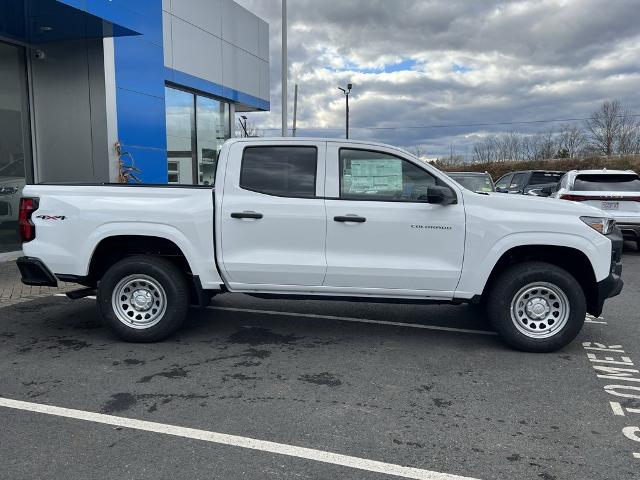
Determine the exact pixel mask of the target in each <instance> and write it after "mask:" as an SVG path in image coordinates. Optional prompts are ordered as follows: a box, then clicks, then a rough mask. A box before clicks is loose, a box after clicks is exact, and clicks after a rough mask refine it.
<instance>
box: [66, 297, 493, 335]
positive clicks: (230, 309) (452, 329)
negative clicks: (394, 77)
mask: <svg viewBox="0 0 640 480" xmlns="http://www.w3.org/2000/svg"><path fill="white" fill-rule="evenodd" d="M55 296H56V297H66V295H65V294H64V293H57V294H56V295H55ZM85 298H90V299H93V300H95V299H96V297H94V296H89V297H85ZM206 308H207V309H208V310H222V311H226V312H240V313H258V314H262V315H282V316H285V317H305V318H317V319H322V320H337V321H339V322H356V323H370V324H375V325H389V326H392V327H406V328H420V329H423V330H439V331H442V332H455V333H475V334H476V335H497V334H498V333H497V332H492V331H490V330H475V329H472V328H455V327H440V326H438V325H421V324H419V323H403V322H390V321H388V320H371V319H369V318H357V317H339V316H336V315H320V314H317V313H298V312H279V311H277V310H257V309H254V308H236V307H214V306H209V307H206Z"/></svg>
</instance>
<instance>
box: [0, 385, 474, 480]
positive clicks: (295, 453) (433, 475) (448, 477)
mask: <svg viewBox="0 0 640 480" xmlns="http://www.w3.org/2000/svg"><path fill="white" fill-rule="evenodd" d="M0 407H6V408H11V409H15V410H24V411H28V412H35V413H41V414H45V415H53V416H57V417H65V418H72V419H76V420H84V421H87V422H94V423H101V424H105V425H114V426H117V427H124V428H130V429H134V430H143V431H146V432H155V433H162V434H165V435H173V436H176V437H183V438H191V439H194V440H202V441H205V442H210V443H217V444H222V445H229V446H234V447H240V448H247V449H251V450H259V451H262V452H270V453H276V454H279V455H285V456H288V457H297V458H304V459H307V460H312V461H316V462H322V463H329V464H333V465H341V466H344V467H349V468H354V469H357V470H365V471H368V472H376V473H384V474H387V475H393V476H396V477H402V478H413V479H416V480H477V479H473V478H471V477H462V476H459V475H452V474H448V473H440V472H434V471H431V470H423V469H420V468H413V467H403V466H401V465H394V464H392V463H385V462H379V461H377V460H369V459H366V458H359V457H352V456H350V455H342V454H339V453H333V452H327V451H324V450H316V449H313V448H306V447H298V446H295V445H287V444H284V443H276V442H269V441H266V440H257V439H254V438H248V437H241V436H237V435H228V434H225V433H217V432H210V431H207V430H200V429H196V428H187V427H179V426H176V425H167V424H164V423H157V422H149V421H146V420H136V419H133V418H126V417H117V416H114V415H105V414H103V413H95V412H87V411H84V410H75V409H71V408H63V407H56V406H53V405H45V404H40V403H32V402H23V401H20V400H13V399H10V398H2V397H0Z"/></svg>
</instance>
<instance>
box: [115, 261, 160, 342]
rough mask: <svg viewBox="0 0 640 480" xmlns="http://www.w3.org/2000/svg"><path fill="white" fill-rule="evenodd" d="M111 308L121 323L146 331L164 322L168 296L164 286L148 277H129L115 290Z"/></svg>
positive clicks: (137, 275)
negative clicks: (161, 321)
mask: <svg viewBox="0 0 640 480" xmlns="http://www.w3.org/2000/svg"><path fill="white" fill-rule="evenodd" d="M111 307H112V308H113V311H114V313H115V314H116V317H117V318H118V320H120V322H121V323H123V324H124V325H126V326H127V327H129V328H135V329H137V330H144V329H146V328H151V327H153V326H154V325H156V324H157V323H158V322H159V321H160V320H162V317H163V316H164V314H165V312H166V310H167V295H166V293H165V291H164V288H162V285H160V283H159V282H158V281H157V280H155V279H153V278H151V277H149V276H148V275H141V274H136V275H129V276H127V277H125V278H123V279H122V280H120V281H119V282H118V284H117V285H116V287H115V288H114V289H113V294H112V296H111Z"/></svg>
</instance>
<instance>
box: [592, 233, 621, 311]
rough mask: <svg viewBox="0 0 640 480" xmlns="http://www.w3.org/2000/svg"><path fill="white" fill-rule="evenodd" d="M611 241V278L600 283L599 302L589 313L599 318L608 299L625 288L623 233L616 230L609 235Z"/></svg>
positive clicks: (598, 289) (598, 286) (598, 288)
mask: <svg viewBox="0 0 640 480" xmlns="http://www.w3.org/2000/svg"><path fill="white" fill-rule="evenodd" d="M607 237H608V238H609V239H610V240H611V247H612V248H611V268H610V271H609V276H608V277H607V278H605V279H604V280H602V281H600V282H598V285H597V302H596V304H595V305H593V308H591V309H590V310H592V311H590V312H589V313H590V314H592V315H595V316H599V315H600V314H601V313H602V309H603V307H604V302H605V300H606V299H607V298H611V297H615V296H616V295H619V294H620V292H621V291H622V287H623V286H624V282H623V281H622V245H623V243H624V240H623V237H622V232H621V231H620V229H619V228H616V229H615V230H614V231H613V232H612V233H610V234H609V235H607Z"/></svg>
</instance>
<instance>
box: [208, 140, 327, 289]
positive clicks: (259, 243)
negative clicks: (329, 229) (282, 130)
mask: <svg viewBox="0 0 640 480" xmlns="http://www.w3.org/2000/svg"><path fill="white" fill-rule="evenodd" d="M325 151H326V143H325V142H313V141H287V142H286V143H285V144H282V143H280V144H278V142H277V141H265V142H264V143H263V142H255V141H252V142H237V143H234V144H233V145H231V147H230V150H229V154H228V155H229V156H228V162H227V166H226V172H225V179H224V191H223V192H222V195H221V197H222V207H221V212H222V213H221V219H220V221H219V222H217V225H219V227H220V245H221V252H220V257H219V258H221V264H222V265H221V266H222V268H223V270H224V271H225V273H226V276H227V281H228V282H229V284H230V286H231V288H232V289H234V288H235V289H238V290H268V289H269V286H282V285H289V286H295V285H298V286H321V285H322V281H323V279H324V275H325V272H326V268H327V264H326V259H325V239H326V215H325V205H324V198H323V197H324V175H325V162H324V161H325Z"/></svg>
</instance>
